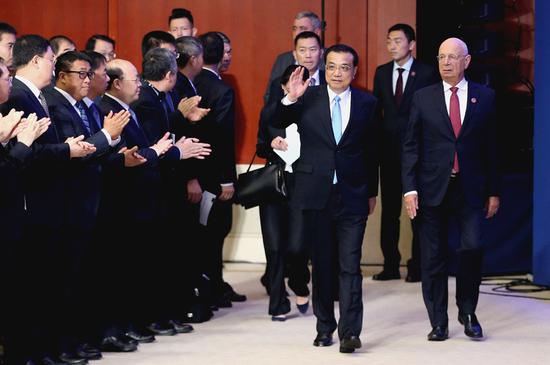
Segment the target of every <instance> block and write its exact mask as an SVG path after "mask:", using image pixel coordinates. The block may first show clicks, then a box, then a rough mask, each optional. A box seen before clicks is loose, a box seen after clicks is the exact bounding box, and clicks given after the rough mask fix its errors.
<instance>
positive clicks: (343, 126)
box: [272, 44, 378, 353]
mask: <svg viewBox="0 0 550 365" xmlns="http://www.w3.org/2000/svg"><path fill="white" fill-rule="evenodd" d="M358 62H359V57H358V55H357V52H356V51H355V50H354V49H353V48H351V47H349V46H347V45H344V44H337V45H334V46H332V47H330V48H328V49H327V51H326V54H325V65H326V68H325V70H326V82H327V85H326V86H309V82H310V80H309V79H308V80H305V81H304V80H303V71H301V70H302V69H301V68H298V69H296V70H295V71H294V72H293V73H292V75H291V76H290V80H289V86H288V88H289V92H288V94H287V95H286V96H285V97H284V98H283V99H282V100H281V102H280V103H279V104H278V105H279V112H280V113H281V115H280V117H276V118H273V119H272V121H273V125H274V127H278V128H281V127H282V128H284V127H286V126H288V125H289V124H291V123H293V122H296V123H297V124H298V131H299V133H300V140H301V142H302V145H301V151H300V159H299V161H298V164H297V166H296V167H295V168H294V171H295V173H294V174H295V187H294V202H295V204H297V206H298V207H299V208H300V209H302V210H303V211H304V216H305V220H306V221H307V222H308V224H311V226H313V227H315V230H314V231H313V232H312V237H311V239H312V243H313V244H312V253H311V258H312V264H313V275H312V276H313V312H314V314H315V317H316V318H317V326H316V327H317V336H316V337H315V339H314V340H313V345H314V346H330V345H332V334H333V332H334V331H335V330H336V329H337V328H338V337H339V338H340V352H342V353H351V352H354V351H355V350H356V349H358V348H360V347H361V340H360V339H359V336H360V334H361V329H362V323H363V302H362V295H361V291H362V287H361V282H362V275H361V267H360V262H361V247H362V245H363V237H364V233H365V228H366V223H367V217H368V216H369V215H370V214H372V212H373V211H374V207H375V205H376V195H377V194H378V143H377V142H378V141H377V138H378V131H377V126H376V119H375V118H374V116H375V108H376V98H374V97H373V96H372V95H370V94H368V93H366V92H363V91H361V90H358V89H355V88H352V87H351V82H352V80H353V79H354V77H355V75H356V73H357V64H358ZM274 148H278V149H281V148H284V147H282V146H280V145H279V146H274ZM335 251H337V252H338V259H339V268H336V265H335V262H334V252H335ZM338 269H339V270H338ZM337 270H338V274H339V288H340V295H339V305H340V319H339V321H338V322H337V321H336V318H335V316H334V299H333V288H334V284H333V283H334V277H335V275H336V271H337Z"/></svg>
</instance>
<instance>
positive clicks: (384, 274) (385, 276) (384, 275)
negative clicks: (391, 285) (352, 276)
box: [372, 270, 401, 281]
mask: <svg viewBox="0 0 550 365" xmlns="http://www.w3.org/2000/svg"><path fill="white" fill-rule="evenodd" d="M395 279H401V274H399V271H386V270H382V271H381V272H379V273H378V274H374V275H373V276H372V280H378V281H385V280H395Z"/></svg>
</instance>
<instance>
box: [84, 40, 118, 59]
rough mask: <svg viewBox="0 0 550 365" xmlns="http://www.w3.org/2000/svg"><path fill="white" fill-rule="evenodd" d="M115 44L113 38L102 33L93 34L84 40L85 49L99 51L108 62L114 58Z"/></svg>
mask: <svg viewBox="0 0 550 365" xmlns="http://www.w3.org/2000/svg"><path fill="white" fill-rule="evenodd" d="M115 45H116V43H115V40H114V39H112V38H110V37H108V36H106V35H103V34H94V35H93V36H91V37H90V38H88V40H87V41H86V47H85V49H86V51H95V52H97V53H101V54H102V55H103V56H105V58H106V59H107V62H109V61H111V60H114V59H115V58H116V53H115Z"/></svg>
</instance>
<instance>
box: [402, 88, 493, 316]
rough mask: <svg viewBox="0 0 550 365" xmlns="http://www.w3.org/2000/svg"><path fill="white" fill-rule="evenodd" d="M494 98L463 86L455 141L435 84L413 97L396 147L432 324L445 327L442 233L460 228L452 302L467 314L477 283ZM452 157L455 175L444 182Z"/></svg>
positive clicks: (475, 297) (490, 92)
mask: <svg viewBox="0 0 550 365" xmlns="http://www.w3.org/2000/svg"><path fill="white" fill-rule="evenodd" d="M496 137H497V131H496V120H495V93H494V91H493V90H491V89H489V88H487V87H484V86H482V85H479V84H475V83H473V82H468V95H467V106H466V113H465V116H464V119H463V123H462V127H461V129H460V133H459V135H458V138H456V137H455V135H454V132H453V129H452V126H451V120H450V118H449V113H448V111H447V108H446V106H445V98H444V90H443V85H442V84H441V83H437V84H434V85H432V86H428V87H426V88H423V89H421V90H419V91H417V92H416V94H415V95H414V98H413V101H412V107H411V116H410V121H409V126H408V129H407V133H406V135H405V138H404V142H403V161H402V177H403V191H404V192H409V191H412V190H416V191H418V199H419V204H420V210H419V217H418V219H420V223H421V226H420V240H421V245H422V249H421V251H422V291H423V296H424V302H425V304H426V308H427V309H428V314H429V317H430V322H431V324H432V327H435V326H447V322H448V317H447V301H448V298H447V296H448V295H447V260H446V257H447V239H446V237H447V230H448V220H449V216H451V215H456V216H457V219H458V224H459V228H460V234H461V238H460V248H459V255H460V257H459V268H458V273H457V279H456V280H457V305H458V308H459V312H460V313H461V314H473V313H474V312H475V309H476V306H477V300H478V296H479V283H480V280H481V261H482V255H481V247H482V224H483V220H484V215H485V214H484V204H485V203H486V201H487V199H488V197H490V196H498V195H499V174H498V168H497V166H498V153H497V143H496ZM455 152H456V153H457V155H458V163H459V174H458V176H457V177H451V172H452V168H453V161H454V156H455Z"/></svg>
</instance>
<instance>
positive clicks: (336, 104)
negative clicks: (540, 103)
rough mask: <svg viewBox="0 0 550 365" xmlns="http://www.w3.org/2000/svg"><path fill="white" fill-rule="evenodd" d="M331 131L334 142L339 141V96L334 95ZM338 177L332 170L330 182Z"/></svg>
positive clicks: (335, 180) (340, 127)
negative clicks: (332, 175)
mask: <svg viewBox="0 0 550 365" xmlns="http://www.w3.org/2000/svg"><path fill="white" fill-rule="evenodd" d="M331 117H332V133H334V140H335V141H336V144H338V143H339V142H340V138H342V110H340V97H339V96H338V95H336V96H335V97H334V107H333V108H332V116H331ZM337 182H338V179H337V178H336V170H334V178H333V179H332V183H333V184H336V183H337Z"/></svg>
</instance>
